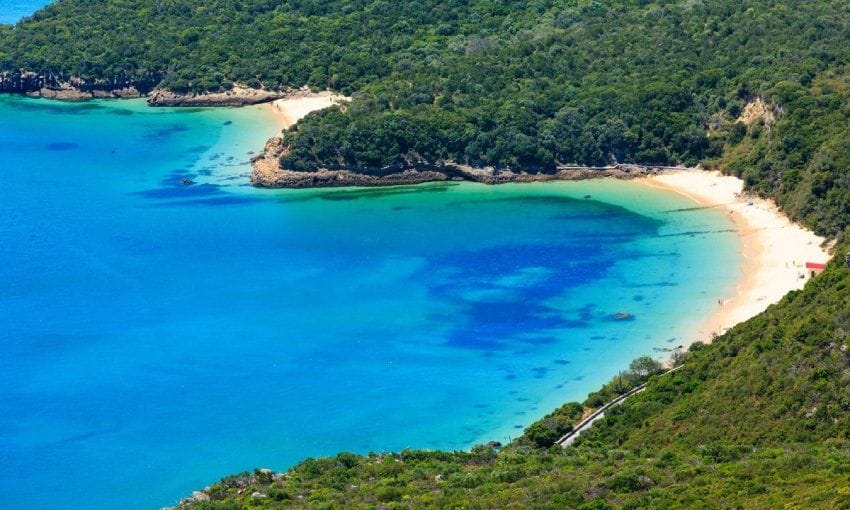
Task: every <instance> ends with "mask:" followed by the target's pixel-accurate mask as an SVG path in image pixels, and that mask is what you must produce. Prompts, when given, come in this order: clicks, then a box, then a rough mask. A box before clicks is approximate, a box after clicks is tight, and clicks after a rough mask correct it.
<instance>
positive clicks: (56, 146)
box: [47, 142, 80, 151]
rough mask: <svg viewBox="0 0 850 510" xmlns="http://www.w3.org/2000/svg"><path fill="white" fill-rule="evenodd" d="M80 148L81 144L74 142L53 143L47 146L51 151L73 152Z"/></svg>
mask: <svg viewBox="0 0 850 510" xmlns="http://www.w3.org/2000/svg"><path fill="white" fill-rule="evenodd" d="M79 148H80V144H78V143H74V142H52V143H49V144H47V150H49V151H73V150H76V149H79Z"/></svg>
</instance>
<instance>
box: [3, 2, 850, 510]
mask: <svg viewBox="0 0 850 510" xmlns="http://www.w3.org/2000/svg"><path fill="white" fill-rule="evenodd" d="M848 35H850V9H848V8H847V6H846V4H845V3H842V2H838V1H837V0H828V1H814V0H801V1H798V2H789V1H779V0H736V1H732V0H718V1H711V2H707V1H700V0H682V1H672V0H671V1H664V0H656V1H650V0H615V1H610V2H600V1H585V0H551V1H546V0H532V1H529V2H520V1H513V0H454V1H437V0H426V1H423V2H386V1H381V0H357V1H353V0H348V1H346V0H333V1H332V0H291V1H277V0H206V1H200V0H132V1H131V0H100V1H96V0H61V1H60V2H58V3H57V4H56V5H53V6H51V7H48V8H46V9H45V10H43V11H41V12H39V13H38V14H36V15H35V16H33V17H32V18H31V19H29V20H27V21H25V22H23V23H20V24H18V25H17V26H16V27H14V28H12V27H9V26H0V73H2V72H6V73H10V72H11V73H14V72H16V71H36V72H40V73H44V74H48V75H51V76H59V77H64V78H68V77H71V76H75V77H80V78H82V79H84V80H87V81H89V82H92V81H94V80H96V79H104V80H107V81H122V80H130V81H145V80H147V81H151V80H152V81H155V82H156V83H159V84H160V85H161V86H162V87H165V88H170V89H173V90H175V91H214V90H220V89H226V88H229V87H232V86H233V84H234V83H242V84H246V85H249V86H254V87H257V86H264V87H266V88H285V87H300V86H302V85H309V86H311V87H314V88H318V89H324V88H330V89H333V90H337V91H340V92H343V93H346V94H353V95H354V98H355V99H354V101H353V102H352V103H351V104H350V105H349V106H348V107H346V108H345V109H339V108H336V109H331V110H328V111H325V112H321V113H316V114H312V115H310V116H308V117H307V118H305V119H304V120H303V121H301V122H300V123H298V124H297V125H296V126H294V127H293V128H291V129H290V130H289V131H288V132H287V133H286V135H285V141H286V143H287V144H288V145H289V148H290V151H289V152H288V154H287V155H286V156H285V157H284V158H283V160H282V165H284V166H286V167H288V168H293V169H298V170H304V171H312V170H315V169H317V168H322V167H326V168H337V167H348V168H352V169H355V170H357V171H363V172H380V171H384V170H385V169H386V168H387V167H391V168H396V167H404V166H408V165H413V166H415V165H416V164H420V163H423V162H424V163H429V164H442V163H444V162H448V161H453V162H457V163H466V164H471V165H478V166H481V165H492V166H495V167H497V168H504V167H513V168H522V169H532V170H543V171H552V170H554V169H555V168H557V166H558V165H560V164H567V163H582V164H604V163H608V162H611V161H615V160H616V161H619V162H639V163H685V164H695V163H698V162H701V163H703V164H704V165H706V166H712V167H719V168H721V169H722V170H724V171H726V172H730V173H734V174H736V175H739V176H741V177H742V178H743V179H744V180H745V182H746V185H747V187H748V189H750V190H752V191H755V192H758V193H760V194H763V195H765V196H770V197H773V198H776V200H777V201H778V203H779V204H780V205H781V207H783V209H784V210H785V211H786V212H788V214H789V215H790V216H791V217H793V218H794V219H797V220H800V221H802V222H803V223H805V224H806V225H808V226H810V227H812V228H813V229H815V230H816V231H818V232H819V233H822V234H825V235H828V236H830V237H832V238H834V239H836V240H837V241H838V243H839V244H838V253H839V254H842V255H843V253H845V251H846V250H847V249H848V248H850V242H849V241H850V239H847V234H848V233H850V230H848V225H850V223H848V220H850V102H848V101H850V71H848V69H850V68H848V65H850V45H848V44H847V40H848ZM757 98H760V99H761V100H763V101H764V103H765V104H766V105H767V108H768V110H769V113H770V115H767V116H763V117H762V118H755V119H751V120H752V122H750V121H749V120H750V119H748V122H747V123H744V122H741V121H740V120H739V117H740V116H741V114H742V113H743V112H745V111H746V109H747V105H748V104H751V103H752V102H753V101H754V100H756V99H757ZM839 258H841V257H839ZM848 343H850V269H848V268H847V267H846V266H844V264H843V260H840V261H834V262H833V263H831V264H830V266H829V267H828V268H827V270H826V271H825V272H824V273H823V274H822V275H820V276H819V277H817V278H815V279H814V280H813V281H812V282H810V283H809V284H808V285H807V286H806V288H805V289H804V290H803V291H799V292H792V293H791V294H789V295H788V296H786V298H785V299H783V300H782V302H780V303H779V304H777V305H774V306H772V307H770V308H769V309H768V310H767V311H766V312H765V313H763V314H761V315H760V316H758V317H756V318H754V319H752V320H750V321H748V322H746V323H744V324H741V325H739V326H737V327H735V328H734V329H732V330H731V331H729V332H728V333H727V334H725V335H723V336H721V337H719V338H718V339H717V340H716V341H715V342H714V343H712V344H711V345H706V346H702V345H697V346H695V347H693V348H691V351H690V353H689V354H688V355H687V356H686V357H684V361H683V365H682V368H681V369H680V370H678V371H676V372H674V373H670V374H668V375H665V376H657V375H655V373H656V372H657V369H658V367H652V366H650V365H645V361H646V360H643V361H642V362H639V363H638V364H636V365H635V366H634V367H632V368H631V370H630V371H629V373H628V374H626V376H625V379H624V378H619V379H615V380H614V381H612V382H611V383H609V384H608V385H606V387H605V388H603V389H602V390H600V392H597V393H594V394H592V395H590V396H589V398H588V400H587V401H586V402H585V403H584V404H583V405H582V404H577V403H571V404H567V405H565V406H563V407H561V408H560V409H558V410H556V411H554V412H553V413H552V414H550V415H548V416H546V417H545V418H543V419H542V420H541V421H540V422H538V423H535V424H534V425H532V426H531V427H529V429H528V430H527V431H526V433H525V434H524V435H523V437H522V438H520V439H519V440H517V441H516V442H515V443H514V444H512V445H509V446H507V447H506V448H504V449H503V450H501V451H498V452H497V451H495V450H493V449H492V448H488V447H483V446H479V447H476V448H474V449H472V451H470V452H455V453H446V452H420V451H405V452H402V453H399V454H393V455H369V456H357V455H353V454H347V453H344V454H340V455H338V456H337V457H334V458H326V459H308V460H306V461H304V462H302V463H301V464H299V465H298V466H296V467H295V468H293V469H292V470H291V471H290V472H288V473H286V474H285V475H280V476H279V475H275V474H272V473H266V472H259V471H258V472H256V473H253V474H248V473H246V474H243V475H238V476H235V477H229V478H226V479H224V480H223V481H222V482H221V483H219V484H216V485H215V486H213V487H212V489H211V491H210V494H209V495H210V497H211V499H210V500H209V501H197V502H195V503H191V505H194V507H195V508H197V509H223V508H281V507H287V508H288V507H306V506H310V507H319V508H351V507H365V508H397V507H401V508H419V507H432V508H541V509H543V508H585V509H590V508H597V509H601V508H611V507H621V508H676V507H688V508H727V507H734V508H777V507H788V508H850V349H849V348H848ZM644 378H648V383H647V389H646V391H644V392H642V393H639V394H637V395H635V396H633V397H630V398H629V399H628V400H627V401H626V402H625V403H624V404H623V405H621V406H618V407H616V408H613V409H611V410H610V411H609V412H607V413H606V417H605V418H604V419H603V420H601V421H600V422H598V423H597V424H596V425H595V426H594V427H593V428H592V429H591V430H590V432H588V433H587V434H583V435H582V436H581V438H580V439H579V440H578V441H577V443H576V445H575V446H574V447H570V448H567V449H561V448H559V447H552V446H551V445H552V442H553V441H554V440H555V439H556V438H557V437H558V436H559V435H560V434H562V433H563V432H565V431H567V430H569V429H570V427H572V426H574V425H575V423H576V422H577V421H578V420H579V419H580V417H581V416H582V415H583V414H585V413H586V412H587V410H588V409H589V408H595V407H598V406H599V405H601V404H602V403H603V402H605V401H606V400H608V399H610V398H611V397H612V396H614V395H616V394H618V393H622V392H623V391H625V390H627V389H628V388H629V387H631V386H633V385H634V384H636V383H638V382H640V381H642V380H643V379H644Z"/></svg>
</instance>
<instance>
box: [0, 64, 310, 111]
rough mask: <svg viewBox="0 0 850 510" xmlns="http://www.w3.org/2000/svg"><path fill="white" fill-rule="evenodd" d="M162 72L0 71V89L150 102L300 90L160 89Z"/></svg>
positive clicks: (229, 101)
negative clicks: (108, 76)
mask: <svg viewBox="0 0 850 510" xmlns="http://www.w3.org/2000/svg"><path fill="white" fill-rule="evenodd" d="M161 80H162V76H159V75H156V74H151V75H150V76H147V77H144V78H141V79H138V78H133V79H130V78H126V79H113V80H84V79H82V78H78V77H65V76H59V75H49V74H37V73H32V72H16V73H0V93H6V94H23V95H26V96H29V97H41V98H45V99H58V100H61V101H87V100H90V99H110V98H118V99H135V98H140V97H147V101H148V104H149V105H151V106H197V107H200V106H247V105H252V104H259V103H268V102H270V101H274V100H276V99H282V98H286V97H290V96H291V95H293V94H298V93H303V91H301V90H265V89H254V88H250V87H245V86H242V85H236V86H234V87H233V88H232V89H230V90H227V91H223V92H209V93H203V94H197V93H194V92H185V93H183V92H173V91H170V90H165V89H161V88H159V87H158V86H157V84H158V83H159V82H160V81H161Z"/></svg>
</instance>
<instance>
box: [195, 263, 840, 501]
mask: <svg viewBox="0 0 850 510" xmlns="http://www.w3.org/2000/svg"><path fill="white" fill-rule="evenodd" d="M842 262H843V261H842ZM848 343H850V269H848V268H847V267H845V266H843V265H842V264H839V263H837V262H835V263H833V264H832V265H831V266H830V267H829V269H828V270H827V271H826V272H825V273H823V274H822V275H821V276H819V277H818V278H815V279H814V280H812V281H811V282H810V283H809V284H808V285H807V287H806V288H805V290H803V291H798V292H792V293H791V294H789V295H788V296H787V297H786V298H785V299H783V300H782V302H780V303H779V304H777V305H774V306H772V307H770V308H769V309H768V310H767V311H766V312H765V313H763V314H762V315H760V316H759V317H757V318H755V319H752V320H750V321H748V322H747V323H744V324H741V325H739V326H737V327H735V328H733V329H732V330H731V331H729V332H728V333H727V334H725V335H723V336H722V337H720V338H719V339H717V340H716V341H715V342H714V343H712V344H710V345H707V346H699V348H696V349H692V351H691V352H690V353H689V354H688V356H687V357H686V359H685V360H684V362H683V366H682V368H681V369H679V370H678V371H676V372H673V373H670V374H667V375H664V376H653V377H652V378H651V379H650V382H649V384H648V388H647V390H645V391H644V392H642V393H639V394H637V395H635V396H632V397H630V398H629V399H628V400H626V401H625V403H624V404H623V405H621V406H619V407H615V408H613V410H611V411H610V412H609V413H608V414H607V416H606V417H605V418H604V419H602V420H601V421H599V422H597V423H596V424H595V425H594V426H593V428H591V429H590V431H589V432H587V433H585V434H583V435H582V436H580V438H579V440H578V442H577V443H576V445H575V446H573V447H568V448H561V447H559V446H552V447H547V445H550V444H551V442H552V441H554V438H556V437H557V436H558V434H551V435H547V434H546V433H545V432H541V430H545V429H546V428H547V427H548V428H552V429H555V428H557V427H563V425H564V421H565V422H573V423H574V422H575V421H577V417H578V415H579V413H578V412H577V410H578V409H580V408H581V406H580V405H579V404H568V405H565V406H564V407H563V408H562V409H561V410H560V413H559V414H561V415H562V416H563V417H564V421H559V420H554V419H552V418H551V417H550V418H549V419H544V420H542V421H541V422H540V423H539V424H535V425H532V426H531V427H529V429H528V430H527V432H526V436H524V437H523V438H521V439H520V440H518V441H515V443H514V444H512V445H510V446H508V447H507V448H505V449H504V450H503V451H501V452H498V453H497V452H496V451H495V450H493V449H491V448H489V447H486V446H479V447H476V448H473V449H472V451H471V452H454V453H447V452H424V451H404V452H401V453H398V454H393V455H374V454H372V455H369V456H356V455H353V454H348V453H342V454H339V455H338V456H336V457H334V458H323V459H308V460H306V461H304V462H302V463H300V464H299V465H298V466H296V467H295V468H293V469H292V470H291V471H289V472H288V473H287V474H285V475H284V476H282V477H281V476H278V475H273V474H271V473H263V472H259V471H258V472H255V473H252V474H249V473H245V474H242V475H236V476H232V477H229V478H225V479H224V480H222V482H221V483H219V484H216V485H215V486H213V487H212V490H211V491H210V495H211V496H212V498H211V500H210V501H206V502H197V503H194V504H189V505H187V507H192V508H196V509H225V508H299V507H313V508H355V507H357V508H422V507H429V508H539V509H543V508H552V509H556V508H558V509H560V508H584V509H591V508H593V509H602V508H611V507H614V508H658V509H667V508H706V509H714V508H748V509H749V508H771V509H772V508H806V509H810V508H825V509H826V508H830V509H835V508H850V348H848ZM609 389H610V388H609ZM594 400H595V399H593V398H591V399H589V401H588V402H586V403H585V404H586V405H587V404H588V403H592V402H593V401H594ZM538 438H543V439H542V441H541V443H542V444H538V443H537V442H536V441H535V440H534V439H538ZM252 495H253V496H252Z"/></svg>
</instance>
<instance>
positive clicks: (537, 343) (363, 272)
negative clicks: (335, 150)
mask: <svg viewBox="0 0 850 510" xmlns="http://www.w3.org/2000/svg"><path fill="white" fill-rule="evenodd" d="M274 131H275V127H274V124H273V119H272V118H271V117H270V114H269V113H268V112H267V111H266V110H262V109H258V108H246V109H219V110H171V109H148V108H146V107H145V106H144V103H143V102H140V101H124V102H90V103H85V104H62V103H55V102H49V101H38V100H27V99H22V98H12V97H2V98H0V161H3V166H2V169H1V170H0V507H2V508H5V509H24V508H40V509H50V508H70V507H77V508H89V509H106V508H116V507H121V508H128V509H137V508H138V509H142V508H158V507H160V506H163V505H167V504H173V503H175V502H176V501H177V500H178V499H179V498H180V497H181V496H185V495H188V494H190V493H191V491H192V490H193V489H199V488H202V487H204V486H205V485H208V484H209V483H211V482H213V481H215V480H216V479H217V478H219V477H220V476H223V475H225V474H228V473H233V472H238V471H241V470H245V469H250V468H254V467H270V468H273V469H285V468H286V467H287V466H289V465H291V464H292V463H293V462H296V461H297V460H299V459H301V458H304V457H306V456H316V455H325V454H332V453H335V452H337V451H340V450H348V451H356V452H368V451H370V450H374V451H387V450H397V449H401V448H405V447H413V448H467V447H469V446H471V445H472V444H474V443H476V442H481V441H487V440H491V439H498V440H503V441H504V440H506V439H508V438H509V437H510V436H512V435H516V434H518V433H519V432H520V431H521V429H522V428H523V427H524V426H527V425H528V424H529V423H531V422H532V421H533V420H535V419H537V418H539V417H540V416H542V415H543V414H545V413H546V412H548V411H550V410H551V409H552V408H554V407H555V406H557V405H560V404H561V403H563V402H565V401H567V400H574V399H582V398H584V396H585V395H586V393H587V392H588V391H591V390H593V389H595V388H597V387H598V386H599V385H600V384H601V383H602V382H604V381H606V380H607V379H609V378H610V377H611V376H612V375H614V374H616V372H617V371H618V370H619V369H621V368H623V367H625V366H626V365H627V364H628V362H629V361H630V360H631V359H633V358H634V357H636V356H639V355H642V354H647V353H650V354H655V355H656V356H659V357H660V356H662V355H663V353H662V352H660V349H664V348H669V347H671V346H675V345H678V344H684V343H687V342H688V341H689V339H690V334H689V332H690V331H693V330H694V329H695V328H696V326H697V325H698V322H699V317H700V316H703V315H705V314H706V313H708V312H710V311H712V310H713V307H714V306H715V302H716V300H717V299H718V298H719V297H721V296H724V295H726V294H728V292H729V291H730V289H731V288H732V286H733V283H734V281H735V280H736V278H737V277H738V275H739V264H738V262H737V258H736V257H737V252H738V250H739V246H738V240H737V238H736V236H735V235H734V234H733V233H731V232H729V231H728V229H730V228H731V225H730V224H729V223H728V220H727V218H725V216H724V215H723V214H722V213H721V212H719V211H715V210H711V209H707V210H706V209H695V208H694V207H693V204H692V203H691V202H690V201H689V200H687V199H686V198H684V197H680V196H678V195H675V194H672V193H668V192H663V191H658V190H654V189H651V188H648V187H644V186H641V185H638V184H634V183H627V182H618V181H594V182H580V183H550V184H529V185H505V186H498V187H487V186H480V185H473V184H467V183H464V184H458V183H446V184H426V185H422V186H414V187H399V188H388V189H339V190H313V191H309V190H308V191H269V190H256V189H253V188H251V187H249V186H247V185H246V182H247V177H246V173H247V172H248V170H249V169H248V166H247V163H246V162H247V160H248V159H249V157H250V155H249V151H253V150H256V149H258V148H259V147H261V146H262V143H263V140H264V138H265V137H267V136H269V135H271V134H272V133H273V132H274ZM184 179H190V180H191V181H192V182H193V184H188V185H187V184H183V180H184ZM586 195H590V198H585V196H586ZM620 311H623V312H629V313H632V314H634V320H630V321H622V320H619V321H618V320H615V319H614V314H615V313H617V312H620Z"/></svg>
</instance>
